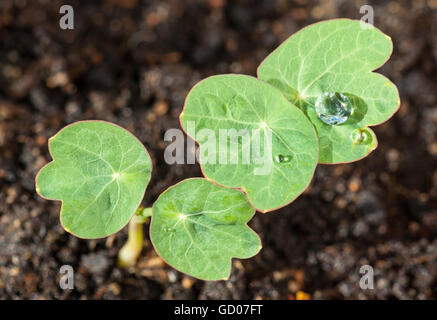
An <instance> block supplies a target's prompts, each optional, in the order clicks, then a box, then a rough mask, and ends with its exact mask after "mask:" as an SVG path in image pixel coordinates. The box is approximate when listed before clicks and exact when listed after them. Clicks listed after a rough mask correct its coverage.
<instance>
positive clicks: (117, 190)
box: [36, 121, 151, 239]
mask: <svg viewBox="0 0 437 320" xmlns="http://www.w3.org/2000/svg"><path fill="white" fill-rule="evenodd" d="M49 149H50V153H51V155H52V157H53V161H52V162H50V163H49V164H48V165H47V166H45V167H44V168H43V169H41V171H40V172H39V174H38V176H37V178H36V189H37V192H38V193H39V194H40V195H41V196H42V197H44V198H47V199H51V200H61V201H62V209H61V224H62V226H63V227H64V229H65V230H66V231H68V232H70V233H72V234H73V235H75V236H78V237H81V238H90V239H94V238H102V237H106V236H108V235H110V234H112V233H114V232H117V231H119V230H120V229H121V228H123V227H124V226H125V225H126V224H127V223H128V222H129V220H130V218H131V217H132V215H133V214H134V213H135V211H136V209H137V207H138V206H139V204H140V203H141V200H142V199H143V196H144V192H145V189H146V187H147V184H148V183H149V180H150V174H151V161H150V157H149V155H148V153H147V151H146V149H145V148H144V146H143V145H142V144H141V142H140V141H139V140H138V139H136V138H135V137H134V136H133V135H132V134H130V133H129V132H128V131H126V130H124V129H123V128H121V127H118V126H116V125H114V124H110V123H107V122H103V121H85V122H77V123H74V124H72V125H69V126H67V127H65V128H64V129H62V130H61V131H60V132H58V133H57V134H56V135H55V136H54V137H52V138H50V140H49Z"/></svg>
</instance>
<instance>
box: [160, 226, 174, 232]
mask: <svg viewBox="0 0 437 320" xmlns="http://www.w3.org/2000/svg"><path fill="white" fill-rule="evenodd" d="M161 231H162V232H173V231H174V229H172V228H167V227H162V229H161Z"/></svg>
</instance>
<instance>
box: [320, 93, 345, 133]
mask: <svg viewBox="0 0 437 320" xmlns="http://www.w3.org/2000/svg"><path fill="white" fill-rule="evenodd" d="M316 113H317V116H318V117H319V118H320V120H322V121H323V122H324V123H326V124H329V125H331V126H334V125H337V124H342V123H343V122H345V121H346V120H347V119H349V116H350V115H351V113H352V104H351V102H350V100H349V98H348V97H346V96H345V95H344V94H342V93H338V92H325V93H323V94H321V95H320V96H319V97H318V98H317V100H316Z"/></svg>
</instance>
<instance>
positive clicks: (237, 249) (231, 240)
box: [150, 178, 261, 280]
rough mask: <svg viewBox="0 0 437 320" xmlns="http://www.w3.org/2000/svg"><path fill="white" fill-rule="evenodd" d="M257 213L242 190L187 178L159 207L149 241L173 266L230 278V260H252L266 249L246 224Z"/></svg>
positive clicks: (196, 273)
mask: <svg viewBox="0 0 437 320" xmlns="http://www.w3.org/2000/svg"><path fill="white" fill-rule="evenodd" d="M254 214H255V210H254V209H253V208H252V207H251V206H250V204H249V203H248V201H247V198H246V196H245V195H244V194H243V193H242V192H240V191H238V190H233V189H226V188H223V187H220V186H218V185H216V184H214V183H212V182H209V181H207V180H205V179H201V178H194V179H187V180H184V181H182V182H180V183H178V184H176V185H174V186H172V187H170V188H169V189H167V190H166V191H164V192H163V193H162V194H161V195H160V196H159V198H158V200H157V201H156V202H155V203H154V205H153V214H152V222H151V226H150V238H151V240H152V242H153V245H154V246H155V249H156V251H157V252H158V254H159V255H160V256H161V257H162V258H163V259H164V260H165V261H166V262H167V263H168V264H170V265H171V266H173V267H174V268H176V269H178V270H180V271H182V272H185V273H188V274H189V275H191V276H194V277H197V278H200V279H204V280H221V279H227V278H228V277H229V274H230V272H231V258H241V259H245V258H250V257H252V256H254V255H255V254H257V253H258V251H259V250H260V249H261V242H260V239H259V237H258V236H257V234H256V233H255V232H254V231H253V230H252V229H250V228H249V227H248V226H247V222H248V221H249V220H250V219H251V218H252V217H253V215H254Z"/></svg>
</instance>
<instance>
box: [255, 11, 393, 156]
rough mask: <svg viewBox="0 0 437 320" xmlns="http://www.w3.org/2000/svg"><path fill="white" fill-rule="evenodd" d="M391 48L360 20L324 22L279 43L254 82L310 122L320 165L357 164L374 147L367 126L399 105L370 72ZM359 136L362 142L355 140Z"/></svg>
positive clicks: (387, 40)
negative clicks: (349, 107) (278, 94)
mask: <svg viewBox="0 0 437 320" xmlns="http://www.w3.org/2000/svg"><path fill="white" fill-rule="evenodd" d="M392 46H393V45H392V41H391V39H390V37H388V36H387V35H385V34H384V33H382V32H381V31H380V30H378V29H376V28H375V27H373V26H372V25H369V24H366V23H364V22H362V21H356V20H349V19H336V20H328V21H322V22H319V23H316V24H313V25H310V26H308V27H306V28H303V29H302V30H300V31H298V32H297V33H295V34H294V35H292V36H291V37H290V38H289V39H288V40H286V41H285V42H284V43H282V44H281V45H280V46H279V47H278V48H277V49H276V50H275V51H274V52H273V53H271V54H270V55H269V56H268V57H267V58H266V59H265V60H264V61H263V62H262V64H261V65H260V66H259V69H258V78H259V79H262V80H264V81H266V82H268V83H270V84H271V85H273V86H275V87H277V88H278V89H280V90H281V91H282V92H283V93H284V95H285V96H286V97H287V98H288V99H289V100H290V101H291V102H292V103H294V104H295V105H296V106H298V107H299V108H301V109H302V110H303V111H304V112H305V114H306V115H307V116H308V117H309V119H310V120H311V122H312V123H313V125H314V126H315V128H316V130H317V134H318V137H319V143H320V159H319V161H320V162H321V163H341V162H351V161H356V160H359V159H361V158H363V157H365V156H366V155H368V154H369V153H370V152H371V151H372V150H374V149H375V148H376V146H377V140H376V136H375V134H374V133H373V131H372V130H371V129H369V128H368V126H374V125H378V124H380V123H382V122H384V121H386V120H387V119H389V118H390V117H391V116H392V115H393V114H394V113H395V112H396V111H397V109H398V107H399V104H400V100H399V94H398V91H397V88H396V86H395V85H394V84H393V83H392V82H391V81H390V80H388V79H387V78H386V77H384V76H383V75H381V74H378V73H375V72H372V71H373V70H375V69H377V68H379V67H380V66H381V65H383V64H384V63H385V62H386V61H387V60H388V58H389V57H390V55H391V52H392ZM341 95H344V96H345V97H344V98H342V97H341ZM328 96H332V97H334V98H333V99H326V97H328ZM335 96H336V97H337V98H335ZM322 100H324V102H323V103H322V104H320V101H322ZM347 100H349V101H350V103H351V105H352V110H351V112H350V114H348V112H347V110H346V109H345V108H346V105H347V104H348V103H347ZM318 103H319V105H318V106H317V104H318ZM342 104H343V106H344V108H342ZM317 109H318V110H317ZM318 111H319V112H318ZM361 134H362V135H363V136H365V137H366V138H365V139H364V138H358V139H357V137H358V136H359V135H361Z"/></svg>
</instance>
